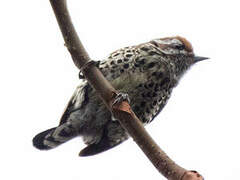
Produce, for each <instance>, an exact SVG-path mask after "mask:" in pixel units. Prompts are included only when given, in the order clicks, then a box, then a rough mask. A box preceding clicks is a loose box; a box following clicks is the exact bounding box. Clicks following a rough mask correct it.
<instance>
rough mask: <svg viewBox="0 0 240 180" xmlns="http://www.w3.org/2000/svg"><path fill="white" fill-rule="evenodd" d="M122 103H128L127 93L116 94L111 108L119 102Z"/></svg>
mask: <svg viewBox="0 0 240 180" xmlns="http://www.w3.org/2000/svg"><path fill="white" fill-rule="evenodd" d="M123 101H127V102H128V103H130V98H129V95H128V94H127V93H121V92H120V93H118V94H117V96H116V97H115V100H114V102H113V104H112V106H114V105H116V104H118V103H120V102H123Z"/></svg>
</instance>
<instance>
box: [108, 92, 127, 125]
mask: <svg viewBox="0 0 240 180" xmlns="http://www.w3.org/2000/svg"><path fill="white" fill-rule="evenodd" d="M123 101H127V102H128V103H129V104H130V98H129V95H128V94H127V93H122V92H119V93H117V96H116V97H115V100H114V102H113V103H112V106H114V105H116V104H118V103H121V102H123ZM111 119H112V121H116V120H117V119H116V118H115V117H114V116H113V114H112V118H111Z"/></svg>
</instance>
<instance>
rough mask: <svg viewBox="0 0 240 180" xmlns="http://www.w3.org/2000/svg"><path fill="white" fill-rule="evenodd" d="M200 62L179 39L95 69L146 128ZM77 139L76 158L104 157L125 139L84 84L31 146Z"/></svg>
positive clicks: (123, 54) (122, 53) (130, 51)
mask: <svg viewBox="0 0 240 180" xmlns="http://www.w3.org/2000/svg"><path fill="white" fill-rule="evenodd" d="M204 59H207V58H204V57H198V56H195V55H194V53H193V48H192V46H191V44H190V43H189V42H188V41H187V40H186V39H185V38H182V37H179V36H177V37H169V38H162V39H155V40H152V41H150V42H147V43H143V44H140V45H137V46H131V47H126V48H123V49H119V50H117V51H115V52H113V53H112V54H110V56H109V57H108V58H106V59H105V60H103V61H99V63H98V67H99V69H100V70H101V71H102V73H103V74H104V76H105V77H106V78H107V79H108V80H109V81H110V83H111V84H112V85H113V86H114V88H115V89H116V90H118V91H119V92H122V93H127V94H128V95H129V98H130V105H131V107H132V109H133V111H134V112H135V113H136V115H137V116H138V118H139V119H140V120H141V121H142V122H143V124H144V125H145V124H148V123H150V122H151V121H152V120H153V119H154V118H155V117H156V116H157V115H158V114H159V112H160V111H161V110H162V108H163V107H164V106H165V104H166V103H167V101H168V99H169V97H170V95H171V92H172V89H173V88H174V87H175V86H176V85H177V83H178V82H179V79H180V78H181V77H182V75H183V74H184V73H185V72H186V71H187V70H188V69H189V68H190V67H191V66H192V65H193V64H195V63H196V62H198V61H200V60H204ZM77 136H81V137H83V140H84V142H85V143H86V144H87V147H86V148H84V149H83V150H82V151H81V152H80V156H89V155H94V154H97V153H100V152H103V151H106V150H108V149H110V148H112V147H114V146H116V145H118V144H120V143H121V142H123V141H125V140H126V139H128V137H129V136H128V134H127V132H126V131H125V130H124V129H123V128H122V127H121V125H120V124H119V122H118V121H117V120H116V119H114V117H113V116H112V115H111V113H110V112H109V111H108V110H107V108H106V107H105V105H104V104H103V103H102V101H101V100H100V99H99V97H98V96H97V95H96V92H95V90H94V89H93V88H92V87H91V86H90V85H89V84H88V82H87V81H86V80H84V79H83V81H82V82H81V84H80V85H79V86H78V87H77V89H76V90H75V92H74V94H73V96H72V98H71V100H70V102H69V103H68V105H67V107H66V110H65V112H64V113H63V116H62V118H61V120H60V124H59V125H58V126H57V127H55V128H52V129H49V130H46V131H44V132H42V133H40V134H38V135H36V136H35V137H34V139H33V145H34V146H35V147H36V148H38V149H41V150H48V149H52V148H55V147H56V146H58V145H60V144H62V143H64V142H66V141H68V140H70V139H72V138H74V137H77Z"/></svg>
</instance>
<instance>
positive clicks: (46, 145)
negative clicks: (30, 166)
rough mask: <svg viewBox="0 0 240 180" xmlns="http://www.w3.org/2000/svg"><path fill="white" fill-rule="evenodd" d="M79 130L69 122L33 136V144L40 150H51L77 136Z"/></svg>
mask: <svg viewBox="0 0 240 180" xmlns="http://www.w3.org/2000/svg"><path fill="white" fill-rule="evenodd" d="M77 134H78V133H77V131H76V130H75V129H74V128H72V126H69V125H68V124H66V123H65V124H62V125H61V126H58V127H55V128H51V129H48V130H46V131H43V132H41V133H39V134H37V135H36V136H35V137H34V138H33V146H34V147H36V148H37V149H39V150H49V149H52V148H55V147H57V146H58V145H60V144H63V143H65V142H66V141H68V140H70V139H72V138H74V137H75V136H77Z"/></svg>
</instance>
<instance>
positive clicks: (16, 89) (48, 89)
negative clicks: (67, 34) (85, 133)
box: [0, 0, 240, 180]
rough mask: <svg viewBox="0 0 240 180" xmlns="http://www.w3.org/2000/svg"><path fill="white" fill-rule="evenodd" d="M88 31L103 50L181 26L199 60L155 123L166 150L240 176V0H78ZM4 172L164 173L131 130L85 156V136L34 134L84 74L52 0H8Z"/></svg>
mask: <svg viewBox="0 0 240 180" xmlns="http://www.w3.org/2000/svg"><path fill="white" fill-rule="evenodd" d="M68 4H69V9H70V11H71V15H72V18H73V21H74V23H75V26H76V29H77V31H78V33H79V35H80V38H81V40H82V42H83V44H84V45H85V47H86V49H87V50H88V52H89V54H90V55H91V57H92V58H93V59H95V60H99V59H103V58H104V57H106V56H107V55H108V54H109V53H111V52H112V51H114V50H116V49H118V48H121V47H125V46H128V45H135V44H138V43H142V42H146V41H149V40H151V39H154V38H160V37H167V36H174V35H181V36H184V37H186V38H187V39H188V40H189V41H190V42H192V44H193V46H194V50H195V53H196V54H197V55H201V56H207V57H210V58H211V59H210V60H209V61H204V62H201V63H198V64H196V65H195V66H194V67H193V68H192V69H191V70H190V71H189V72H188V73H187V74H186V75H185V76H184V78H183V79H182V81H181V82H180V84H179V86H178V87H177V88H176V89H175V90H174V92H173V95H172V98H171V99H170V101H169V103H168V105H167V106H166V107H165V109H164V110H163V111H162V113H161V114H160V115H159V116H158V118H157V119H155V120H154V122H153V123H152V124H151V125H149V126H147V130H148V131H149V133H150V134H151V135H152V137H153V138H154V139H155V140H156V142H157V143H158V144H159V145H160V147H161V148H163V149H164V150H165V151H166V152H167V154H168V155H169V156H170V157H171V158H173V159H174V160H175V161H176V162H177V163H178V164H180V165H181V166H183V167H184V168H186V169H194V170H197V171H199V172H200V173H201V174H202V175H204V177H205V179H207V180H210V179H215V180H216V179H217V180H220V179H221V180H226V179H240V175H239V171H240V166H239V161H240V155H239V153H240V146H239V137H240V132H239V127H240V123H239V120H240V115H239V111H240V109H239V107H240V106H239V102H240V95H239V93H240V85H239V83H240V80H239V77H240V71H239V68H240V63H239V61H240V59H239V51H240V33H239V32H240V26H239V17H240V10H239V4H238V1H237V0H235V1H234V0H228V1H221V0H218V1H217V0H212V1H209V0H201V1H191V0H180V1H179V0H172V1H166V0H165V1H164V0H148V1H140V0H121V1H120V0H118V1H117V0H115V1H111V0H101V1H97V0H88V1H80V0H78V1H77V0H75V1H74V0H69V1H68ZM0 23H1V24H0V83H1V84H0V85H1V88H0V112H1V116H0V122H1V125H0V137H1V139H0V141H1V142H0V145H1V148H0V166H1V167H0V169H1V173H0V178H1V179H9V180H12V179H26V180H43V179H44V180H48V179H54V180H55V179H57V180H66V179H67V180H80V179H89V180H93V179H101V180H103V179H104V180H113V179H114V180H124V179H151V180H154V179H156V180H159V179H164V177H162V176H161V175H159V173H158V172H157V170H156V169H155V168H154V167H153V166H152V164H151V163H150V162H149V161H148V159H147V158H146V157H145V156H144V155H143V153H142V152H141V150H140V149H139V148H138V147H137V145H136V144H135V143H134V142H133V141H132V140H128V141H127V142H125V143H123V144H122V145H121V146H118V147H116V148H114V149H112V150H110V151H108V152H105V153H102V154H100V155H97V156H93V157H88V158H80V157H78V152H79V151H80V150H81V149H82V148H84V144H83V143H82V141H81V139H80V138H76V139H74V140H72V141H70V142H68V143H66V144H64V145H62V146H61V147H59V148H56V149H54V150H51V151H47V152H42V151H38V150H36V149H35V148H33V147H32V142H31V140H32V137H33V136H34V135H35V134H37V133H38V132H40V131H43V130H45V129H47V128H50V127H53V126H56V125H57V124H58V120H59V118H60V116H61V113H62V111H63V109H64V107H65V105H66V104H67V102H68V100H69V98H70V96H71V94H72V93H73V91H74V89H75V87H76V86H77V84H78V82H79V81H78V78H77V75H78V70H77V68H76V67H75V66H74V64H73V62H72V60H71V57H70V55H69V53H68V52H67V50H66V48H65V47H64V43H63V39H62V36H61V34H60V31H59V29H58V26H57V23H56V20H55V17H54V15H53V12H52V9H51V7H50V3H49V2H48V0H45V1H43V0H38V1H36V0H35V1H32V0H25V1H13V0H8V1H3V2H2V3H1V7H0Z"/></svg>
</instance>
